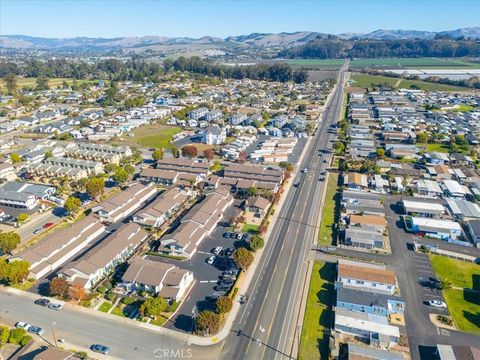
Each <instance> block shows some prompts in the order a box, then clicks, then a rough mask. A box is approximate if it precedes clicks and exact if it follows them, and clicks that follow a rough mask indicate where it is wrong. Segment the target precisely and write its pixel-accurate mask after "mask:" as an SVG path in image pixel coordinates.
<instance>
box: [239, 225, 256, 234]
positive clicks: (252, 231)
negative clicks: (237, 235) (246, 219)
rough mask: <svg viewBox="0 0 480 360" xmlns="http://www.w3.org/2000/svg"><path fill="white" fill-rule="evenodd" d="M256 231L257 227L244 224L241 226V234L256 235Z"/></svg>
mask: <svg viewBox="0 0 480 360" xmlns="http://www.w3.org/2000/svg"><path fill="white" fill-rule="evenodd" d="M257 231H258V225H253V224H245V225H243V228H242V232H244V233H249V234H256V233H257Z"/></svg>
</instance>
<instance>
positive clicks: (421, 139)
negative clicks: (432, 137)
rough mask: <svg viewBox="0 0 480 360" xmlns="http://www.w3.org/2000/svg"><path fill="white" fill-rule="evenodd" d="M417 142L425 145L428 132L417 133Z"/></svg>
mask: <svg viewBox="0 0 480 360" xmlns="http://www.w3.org/2000/svg"><path fill="white" fill-rule="evenodd" d="M416 138H417V139H416V140H417V142H418V143H420V144H423V145H426V144H427V142H428V134H427V133H426V132H421V133H418V134H417V137H416Z"/></svg>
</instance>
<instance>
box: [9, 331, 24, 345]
mask: <svg viewBox="0 0 480 360" xmlns="http://www.w3.org/2000/svg"><path fill="white" fill-rule="evenodd" d="M26 333H27V332H26V331H25V330H24V329H12V330H10V336H9V337H8V342H9V343H10V344H19V343H20V340H22V338H23V337H24V336H25V334H26Z"/></svg>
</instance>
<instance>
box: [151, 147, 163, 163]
mask: <svg viewBox="0 0 480 360" xmlns="http://www.w3.org/2000/svg"><path fill="white" fill-rule="evenodd" d="M163 155H164V154H163V149H155V150H154V151H153V152H152V158H153V160H155V161H158V160H162V159H163Z"/></svg>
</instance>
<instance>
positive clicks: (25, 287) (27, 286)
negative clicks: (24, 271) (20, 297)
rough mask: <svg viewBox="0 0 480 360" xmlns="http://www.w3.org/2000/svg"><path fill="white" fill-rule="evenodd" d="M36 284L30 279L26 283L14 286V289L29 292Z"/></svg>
mask: <svg viewBox="0 0 480 360" xmlns="http://www.w3.org/2000/svg"><path fill="white" fill-rule="evenodd" d="M34 284H35V280H32V279H28V280H27V281H25V282H24V283H21V284H13V285H12V287H14V288H15V289H18V290H22V291H27V290H28V289H30V288H31V287H32V286H33V285H34Z"/></svg>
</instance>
